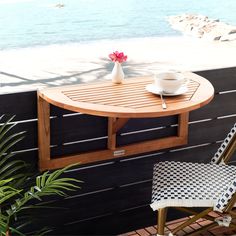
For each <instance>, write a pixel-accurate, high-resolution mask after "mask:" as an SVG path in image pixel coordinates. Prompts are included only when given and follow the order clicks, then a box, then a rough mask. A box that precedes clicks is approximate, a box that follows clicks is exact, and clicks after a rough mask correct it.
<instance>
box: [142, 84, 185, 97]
mask: <svg viewBox="0 0 236 236" xmlns="http://www.w3.org/2000/svg"><path fill="white" fill-rule="evenodd" d="M146 90H147V91H148V92H151V93H154V94H158V95H160V94H162V95H163V96H177V95H181V94H184V93H186V92H187V91H188V88H187V87H186V86H183V87H181V88H179V89H178V90H177V91H176V92H174V93H165V92H163V91H162V90H161V88H159V87H157V85H154V84H148V85H147V86H146Z"/></svg>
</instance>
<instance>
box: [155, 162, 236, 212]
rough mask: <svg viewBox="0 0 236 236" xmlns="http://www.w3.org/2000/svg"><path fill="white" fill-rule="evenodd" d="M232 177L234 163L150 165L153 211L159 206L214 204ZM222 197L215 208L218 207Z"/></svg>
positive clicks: (233, 178)
mask: <svg viewBox="0 0 236 236" xmlns="http://www.w3.org/2000/svg"><path fill="white" fill-rule="evenodd" d="M234 180H236V166H231V165H218V164H210V163H209V164H204V163H187V162H174V161H170V162H168V161H166V162H159V163H157V164H155V165H154V173H153V187H152V203H151V207H152V208H153V210H158V209H159V208H163V207H178V206H179V207H214V208H215V207H216V205H217V204H219V202H218V201H220V199H221V197H222V196H223V195H222V194H224V193H225V192H227V189H228V188H229V187H230V183H233V181H234ZM228 200H229V199H226V198H225V200H224V201H225V202H226V203H224V204H220V205H219V206H218V207H217V210H219V211H220V210H222V209H223V206H225V205H226V204H227V202H228Z"/></svg>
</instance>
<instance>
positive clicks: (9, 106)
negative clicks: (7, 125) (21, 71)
mask: <svg viewBox="0 0 236 236" xmlns="http://www.w3.org/2000/svg"><path fill="white" fill-rule="evenodd" d="M0 114H10V115H16V119H15V120H28V119H36V118H37V95H36V91H30V92H22V93H10V94H2V95H0Z"/></svg>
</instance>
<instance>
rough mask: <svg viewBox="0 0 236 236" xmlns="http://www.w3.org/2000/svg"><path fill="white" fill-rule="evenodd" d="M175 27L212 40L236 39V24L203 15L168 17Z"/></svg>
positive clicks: (186, 32)
mask: <svg viewBox="0 0 236 236" xmlns="http://www.w3.org/2000/svg"><path fill="white" fill-rule="evenodd" d="M168 22H169V23H170V25H171V26H172V28H173V29H175V30H178V31H181V32H182V33H183V34H186V35H191V36H194V37H197V38H203V39H207V40H212V41H232V40H236V26H233V25H229V24H226V23H224V22H221V21H220V20H218V19H210V18H208V17H207V16H203V15H194V14H183V15H177V16H170V17H168Z"/></svg>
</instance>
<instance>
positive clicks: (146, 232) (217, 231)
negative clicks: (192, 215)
mask: <svg viewBox="0 0 236 236" xmlns="http://www.w3.org/2000/svg"><path fill="white" fill-rule="evenodd" d="M186 219H188V217H186V218H182V219H178V220H174V221H170V222H168V223H167V224H166V230H165V234H166V235H168V233H169V232H170V230H171V229H174V228H175V227H177V226H178V225H179V224H181V223H183V222H184V221H185V220H186ZM209 223H211V221H208V220H205V219H200V220H198V221H197V222H196V223H193V224H191V225H190V226H188V227H186V228H185V229H184V230H181V231H179V232H178V233H177V234H176V235H177V236H184V235H186V234H187V233H190V232H193V231H194V230H196V229H199V228H200V227H202V226H205V225H208V224H209ZM156 234H157V226H156V225H154V226H149V227H146V228H143V229H138V230H135V231H131V232H128V233H124V234H120V235H119V236H151V235H156ZM224 235H235V236H236V229H234V230H232V229H230V228H228V227H222V226H215V227H213V228H211V229H210V230H207V231H205V232H203V233H200V234H199V236H224Z"/></svg>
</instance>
